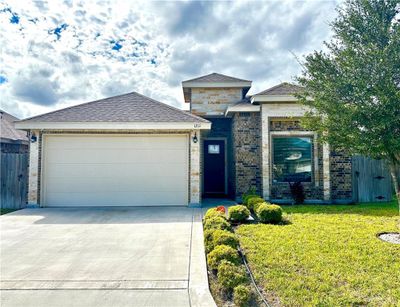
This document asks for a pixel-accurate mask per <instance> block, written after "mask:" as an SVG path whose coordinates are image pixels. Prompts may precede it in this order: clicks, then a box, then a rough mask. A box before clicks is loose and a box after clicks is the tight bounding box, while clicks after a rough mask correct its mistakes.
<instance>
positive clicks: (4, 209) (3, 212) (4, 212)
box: [0, 208, 19, 215]
mask: <svg viewBox="0 0 400 307" xmlns="http://www.w3.org/2000/svg"><path fill="white" fill-rule="evenodd" d="M17 210H19V209H6V208H0V215H3V214H7V213H10V212H13V211H17Z"/></svg>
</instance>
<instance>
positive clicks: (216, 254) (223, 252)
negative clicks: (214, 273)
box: [207, 245, 240, 270]
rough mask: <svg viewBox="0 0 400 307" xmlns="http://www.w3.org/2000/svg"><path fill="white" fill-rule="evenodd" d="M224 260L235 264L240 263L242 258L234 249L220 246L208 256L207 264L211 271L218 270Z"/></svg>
mask: <svg viewBox="0 0 400 307" xmlns="http://www.w3.org/2000/svg"><path fill="white" fill-rule="evenodd" d="M222 260H227V261H230V262H232V263H233V264H239V263H240V257H239V254H238V252H237V250H235V249H234V248H232V247H230V246H227V245H218V246H215V248H214V249H213V250H212V251H211V252H210V253H209V254H208V255H207V262H208V265H209V266H210V268H211V269H213V270H216V269H218V265H219V264H220V263H221V261H222Z"/></svg>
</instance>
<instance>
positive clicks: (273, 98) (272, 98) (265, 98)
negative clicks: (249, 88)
mask: <svg viewBox="0 0 400 307" xmlns="http://www.w3.org/2000/svg"><path fill="white" fill-rule="evenodd" d="M281 101H282V102H296V101H298V99H297V98H296V97H294V96H292V95H259V96H258V95H256V96H253V97H251V103H254V102H281Z"/></svg>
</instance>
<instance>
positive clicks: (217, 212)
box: [203, 208, 225, 222]
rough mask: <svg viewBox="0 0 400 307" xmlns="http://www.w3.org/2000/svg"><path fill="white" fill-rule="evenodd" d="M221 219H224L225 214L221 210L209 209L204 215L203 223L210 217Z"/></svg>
mask: <svg viewBox="0 0 400 307" xmlns="http://www.w3.org/2000/svg"><path fill="white" fill-rule="evenodd" d="M218 216H219V217H223V218H225V212H222V211H221V210H218V208H211V209H208V210H207V212H206V214H205V215H204V218H203V219H204V222H205V221H206V220H208V219H210V218H212V217H218Z"/></svg>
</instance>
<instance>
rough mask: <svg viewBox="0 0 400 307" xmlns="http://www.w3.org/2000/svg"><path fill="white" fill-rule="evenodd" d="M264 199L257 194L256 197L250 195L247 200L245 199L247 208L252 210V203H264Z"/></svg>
mask: <svg viewBox="0 0 400 307" xmlns="http://www.w3.org/2000/svg"><path fill="white" fill-rule="evenodd" d="M264 202H265V200H264V199H263V198H261V197H259V196H257V197H251V198H250V199H249V200H248V201H247V208H249V210H253V211H254V205H255V204H258V203H264Z"/></svg>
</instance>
